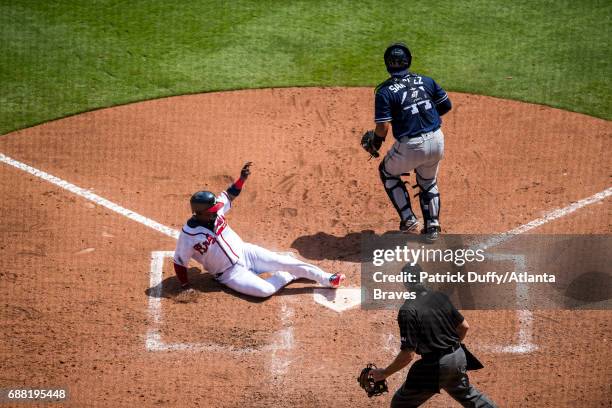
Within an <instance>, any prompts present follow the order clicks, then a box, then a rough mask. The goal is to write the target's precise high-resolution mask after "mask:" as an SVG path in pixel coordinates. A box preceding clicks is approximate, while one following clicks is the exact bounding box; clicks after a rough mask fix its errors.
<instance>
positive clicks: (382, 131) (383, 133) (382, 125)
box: [374, 122, 391, 139]
mask: <svg viewBox="0 0 612 408" xmlns="http://www.w3.org/2000/svg"><path fill="white" fill-rule="evenodd" d="M390 128H391V124H390V122H379V123H376V128H375V129H374V133H376V136H378V137H382V138H383V139H384V138H386V137H387V133H389V129H390Z"/></svg>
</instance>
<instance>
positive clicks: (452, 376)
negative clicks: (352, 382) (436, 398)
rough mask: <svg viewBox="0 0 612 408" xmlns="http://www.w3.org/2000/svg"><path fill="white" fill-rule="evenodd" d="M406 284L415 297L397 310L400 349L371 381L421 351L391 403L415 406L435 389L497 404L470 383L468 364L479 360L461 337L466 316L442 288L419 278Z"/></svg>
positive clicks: (399, 407)
mask: <svg viewBox="0 0 612 408" xmlns="http://www.w3.org/2000/svg"><path fill="white" fill-rule="evenodd" d="M407 288H408V290H410V291H413V292H415V293H416V298H415V299H413V300H407V301H406V302H405V303H404V305H403V306H402V308H401V309H400V311H399V313H398V316H397V322H398V324H399V328H400V336H401V347H400V352H399V354H398V355H397V356H396V357H395V359H394V360H393V362H392V363H391V364H389V366H388V367H386V368H380V369H375V370H372V372H371V375H372V378H373V379H374V380H375V381H381V380H384V379H385V378H387V377H389V376H390V375H392V374H394V373H396V372H397V371H400V370H401V369H403V368H404V367H406V366H407V365H408V364H409V363H410V361H412V359H413V358H414V354H415V353H417V354H420V355H421V359H420V360H418V361H417V362H415V363H414V364H413V365H412V367H410V370H409V371H408V376H407V377H406V381H405V382H404V384H402V386H401V387H400V388H399V389H398V390H397V391H396V393H395V395H394V396H393V399H392V401H391V407H393V408H408V407H418V406H420V405H421V404H423V403H425V401H427V400H428V399H429V398H431V397H432V396H433V395H434V394H436V393H439V392H440V389H444V390H445V391H446V392H448V394H449V395H450V396H451V397H453V398H454V399H455V400H456V401H458V402H459V403H460V404H461V405H462V406H464V407H476V408H480V407H487V408H488V407H496V405H495V404H494V403H493V402H492V401H491V400H490V399H489V398H488V397H487V396H486V395H484V394H483V393H481V392H480V391H478V390H477V389H476V388H475V387H474V386H473V385H472V384H470V380H469V378H468V375H467V370H470V369H479V368H483V366H482V364H480V362H479V361H478V360H477V359H476V358H475V357H474V356H473V355H472V354H471V353H470V352H469V351H468V350H467V348H465V346H464V345H463V344H462V343H461V342H462V341H463V339H464V338H465V335H466V333H467V331H468V329H469V326H468V323H467V321H466V320H465V318H464V317H463V316H462V315H461V313H459V311H458V310H457V309H456V308H455V307H454V306H453V304H452V303H451V302H450V300H449V299H448V297H447V296H446V295H445V294H443V293H441V292H437V291H432V290H429V289H427V288H426V287H425V286H424V285H422V284H420V283H416V284H407Z"/></svg>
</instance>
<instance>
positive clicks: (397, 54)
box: [385, 42, 412, 76]
mask: <svg viewBox="0 0 612 408" xmlns="http://www.w3.org/2000/svg"><path fill="white" fill-rule="evenodd" d="M411 63H412V54H411V53H410V50H409V49H408V46H407V45H406V44H404V43H401V42H398V43H393V44H391V45H390V46H388V47H387V49H386V50H385V66H386V67H387V71H388V72H389V73H390V74H391V75H394V76H395V75H406V74H407V73H408V68H410V64H411Z"/></svg>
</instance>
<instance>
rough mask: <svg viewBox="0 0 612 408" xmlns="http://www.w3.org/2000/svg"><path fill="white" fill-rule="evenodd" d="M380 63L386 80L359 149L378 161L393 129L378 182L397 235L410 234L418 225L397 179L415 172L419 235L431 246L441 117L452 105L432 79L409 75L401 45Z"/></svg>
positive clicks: (435, 227)
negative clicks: (394, 219)
mask: <svg viewBox="0 0 612 408" xmlns="http://www.w3.org/2000/svg"><path fill="white" fill-rule="evenodd" d="M384 59H385V65H386V67H387V71H388V72H389V74H390V75H391V77H390V78H389V79H387V80H386V81H385V82H383V83H382V84H380V85H378V86H377V87H376V96H375V99H374V110H375V116H374V121H375V122H376V129H375V130H369V131H367V132H366V133H365V134H364V135H363V137H362V139H361V146H362V147H363V148H364V149H365V150H366V151H367V152H368V153H370V155H371V156H373V157H378V156H379V153H378V151H379V150H380V148H381V147H382V144H383V142H384V141H385V138H386V137H387V133H388V132H389V128H391V127H392V128H393V137H394V138H395V143H394V144H393V148H392V149H390V150H389V151H388V152H387V154H386V156H385V158H384V159H383V161H382V162H381V163H380V166H379V168H378V171H379V173H380V179H381V181H382V183H383V186H384V187H385V191H386V192H387V195H388V196H389V199H390V200H391V203H392V204H393V206H394V207H395V210H396V211H397V213H398V214H399V216H400V220H401V221H400V226H399V229H400V231H404V232H409V231H413V230H416V229H417V228H418V227H419V222H418V220H417V218H416V216H415V214H414V212H413V211H412V207H411V204H410V196H409V195H408V191H407V190H406V186H405V185H404V182H403V181H402V179H401V177H402V176H403V175H406V174H407V173H408V172H410V171H413V170H415V172H416V182H417V185H418V186H419V188H420V190H421V191H420V193H419V202H420V204H421V212H422V214H423V219H424V223H425V225H424V228H423V229H422V231H421V233H422V234H424V237H425V239H426V240H427V241H435V240H437V239H438V236H439V234H440V231H441V229H440V222H439V216H440V193H439V191H438V184H437V175H438V165H439V162H440V160H442V157H443V156H444V134H443V133H442V130H441V129H440V127H441V125H442V121H441V119H440V117H441V116H442V115H444V114H445V113H447V112H448V111H450V110H451V102H450V99H448V95H447V94H446V92H445V91H444V89H442V88H441V87H440V86H439V85H438V84H437V83H436V82H435V81H434V80H433V79H431V78H429V77H426V76H424V75H419V74H415V73H413V72H410V71H408V68H409V67H410V63H411V62H412V55H411V54H410V50H409V49H408V47H407V46H406V45H405V44H403V43H395V44H391V45H390V46H389V47H388V48H387V50H386V51H385V55H384Z"/></svg>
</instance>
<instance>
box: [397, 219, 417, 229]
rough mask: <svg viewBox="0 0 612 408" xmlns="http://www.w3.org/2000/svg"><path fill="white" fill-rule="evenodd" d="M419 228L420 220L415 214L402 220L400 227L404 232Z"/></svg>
mask: <svg viewBox="0 0 612 408" xmlns="http://www.w3.org/2000/svg"><path fill="white" fill-rule="evenodd" d="M417 228H419V220H417V218H416V217H415V216H414V215H413V216H412V217H409V218H406V219H405V220H402V222H400V226H399V229H400V231H402V232H410V231H414V230H415V229H417Z"/></svg>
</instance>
